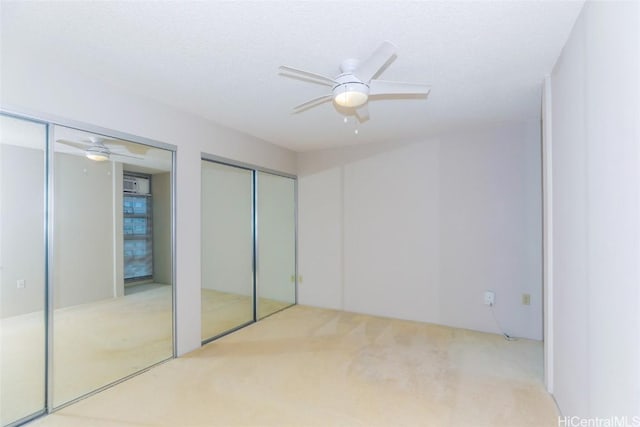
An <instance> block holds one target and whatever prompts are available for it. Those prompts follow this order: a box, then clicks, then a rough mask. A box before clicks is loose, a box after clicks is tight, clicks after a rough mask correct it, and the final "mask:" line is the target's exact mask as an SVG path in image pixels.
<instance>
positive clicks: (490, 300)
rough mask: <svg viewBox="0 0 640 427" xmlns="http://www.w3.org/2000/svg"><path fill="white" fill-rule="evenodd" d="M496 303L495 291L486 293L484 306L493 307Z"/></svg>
mask: <svg viewBox="0 0 640 427" xmlns="http://www.w3.org/2000/svg"><path fill="white" fill-rule="evenodd" d="M495 302H496V293H495V292H493V291H485V293H484V305H493V304H495Z"/></svg>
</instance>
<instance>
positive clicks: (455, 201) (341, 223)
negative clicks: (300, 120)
mask: <svg viewBox="0 0 640 427" xmlns="http://www.w3.org/2000/svg"><path fill="white" fill-rule="evenodd" d="M540 149H541V147H540V126H539V123H537V122H533V123H514V124H502V125H495V126H490V127H486V128H481V129H472V130H468V131H461V132H459V133H454V134H447V135H441V136H440V137H438V138H433V139H429V140H425V141H420V142H415V143H410V144H409V143H405V144H399V143H387V144H379V145H366V146H360V147H358V146H356V147H351V148H346V149H342V150H328V151H324V152H314V153H302V154H300V155H299V158H298V159H299V171H298V174H299V212H300V213H299V229H300V231H299V244H300V249H299V254H300V255H299V256H300V260H299V262H300V274H301V275H302V277H303V280H302V283H301V284H300V285H299V301H300V303H302V304H310V305H316V306H321V307H328V308H337V309H344V310H348V311H356V312H363V313H370V314H376V315H382V316H390V317H397V318H404V319H411V320H419V321H426V322H433V323H439V324H445V325H450V326H456V327H462V328H469V329H476V330H482V331H490V332H498V329H497V327H496V325H495V323H494V320H493V318H492V316H491V313H490V311H489V309H488V308H487V307H486V306H484V305H483V292H484V291H485V290H487V289H491V290H494V291H495V292H496V306H495V311H496V315H497V317H498V319H499V321H500V322H501V324H502V326H503V328H504V329H505V331H506V332H507V333H509V334H513V335H516V336H521V337H528V338H534V339H541V338H542V266H541V175H540V167H541V163H540V162H541V160H540ZM523 293H528V294H530V295H531V305H530V306H524V305H522V304H521V294H523Z"/></svg>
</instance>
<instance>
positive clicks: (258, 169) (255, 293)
mask: <svg viewBox="0 0 640 427" xmlns="http://www.w3.org/2000/svg"><path fill="white" fill-rule="evenodd" d="M200 158H201V159H202V160H204V161H209V162H214V163H218V164H222V165H226V166H232V167H237V168H241V169H245V170H249V171H251V172H252V190H253V194H252V212H251V214H252V218H251V222H252V228H253V233H252V234H253V243H252V247H253V262H252V266H253V272H252V275H253V320H251V321H250V322H247V323H245V324H242V325H239V326H237V327H235V328H232V329H230V330H228V331H225V332H223V333H221V334H218V335H216V336H214V337H211V338H207V339H205V340H203V341H202V344H203V345H204V344H207V343H209V342H211V341H213V340H216V339H218V338H221V337H223V336H225V335H228V334H230V333H232V332H235V331H237V330H238V329H241V328H244V327H245V326H248V325H250V324H252V323H255V322H256V321H258V320H259V318H258V285H259V284H258V267H259V264H260V259H259V254H258V239H259V234H258V215H259V213H258V192H259V191H260V189H259V188H258V172H264V173H268V174H271V175H276V176H281V177H284V178H290V179H292V180H293V185H294V187H293V189H294V194H293V197H294V239H295V242H294V274H295V277H294V302H293V305H295V304H297V303H298V177H297V176H296V175H294V174H290V173H286V172H281V171H277V170H274V169H269V168H264V167H261V166H257V165H253V164H250V163H245V162H240V161H236V160H232V159H228V158H226V157H220V156H216V155H213V154H208V153H204V152H203V153H200ZM286 308H287V307H285V308H283V310H284V309H286ZM278 311H281V310H278ZM272 314H275V312H274V313H271V314H269V315H268V316H265V317H263V318H262V319H264V318H266V317H269V316H270V315H272ZM260 320H261V319H260Z"/></svg>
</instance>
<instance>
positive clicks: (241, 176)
mask: <svg viewBox="0 0 640 427" xmlns="http://www.w3.org/2000/svg"><path fill="white" fill-rule="evenodd" d="M252 186H253V174H252V172H251V171H249V170H246V169H241V168H236V167H233V166H227V165H221V164H218V163H213V162H209V161H203V162H202V228H201V230H202V252H201V254H202V288H204V289H213V290H216V291H220V292H228V293H232V294H238V295H246V296H253V229H252V223H253V218H252V210H253V188H252Z"/></svg>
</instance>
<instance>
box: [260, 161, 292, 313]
mask: <svg viewBox="0 0 640 427" xmlns="http://www.w3.org/2000/svg"><path fill="white" fill-rule="evenodd" d="M256 174H257V205H258V207H257V222H258V245H257V248H258V251H257V256H258V269H257V286H256V289H257V297H258V318H263V317H265V316H268V315H270V314H272V313H275V312H276V311H279V310H282V309H283V308H285V307H288V306H290V305H292V304H295V302H296V283H295V282H296V281H295V276H296V216H295V215H296V210H295V205H296V196H295V194H296V189H295V180H294V179H292V178H287V177H283V176H279V175H274V174H270V173H265V172H256Z"/></svg>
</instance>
